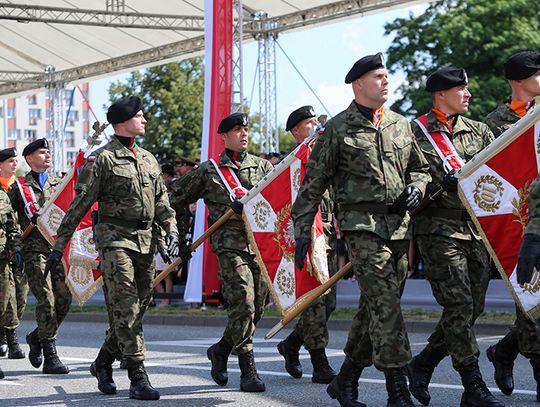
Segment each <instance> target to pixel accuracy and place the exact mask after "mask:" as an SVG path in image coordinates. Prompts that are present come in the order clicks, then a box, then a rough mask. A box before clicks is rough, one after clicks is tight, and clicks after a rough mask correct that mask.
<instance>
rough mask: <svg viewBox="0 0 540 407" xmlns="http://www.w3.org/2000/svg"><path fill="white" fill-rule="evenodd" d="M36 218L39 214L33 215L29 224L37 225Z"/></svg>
mask: <svg viewBox="0 0 540 407" xmlns="http://www.w3.org/2000/svg"><path fill="white" fill-rule="evenodd" d="M37 218H39V213H34V215H33V216H32V217H31V218H30V223H31V224H32V225H37Z"/></svg>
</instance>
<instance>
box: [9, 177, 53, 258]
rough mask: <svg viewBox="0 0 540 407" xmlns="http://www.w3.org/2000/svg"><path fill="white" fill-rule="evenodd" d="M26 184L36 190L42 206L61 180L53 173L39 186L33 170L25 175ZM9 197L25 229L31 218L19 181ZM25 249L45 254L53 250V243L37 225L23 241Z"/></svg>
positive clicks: (35, 194)
mask: <svg viewBox="0 0 540 407" xmlns="http://www.w3.org/2000/svg"><path fill="white" fill-rule="evenodd" d="M24 183H25V185H28V186H29V187H30V188H32V190H33V191H34V196H35V197H36V200H37V203H38V204H39V205H40V206H43V204H44V203H45V202H46V201H47V199H49V197H50V196H51V195H52V194H53V193H54V190H55V189H56V187H57V186H58V184H60V180H59V179H58V178H56V177H54V176H52V175H51V174H49V177H48V178H47V181H46V182H45V185H44V186H43V189H41V187H40V186H39V184H38V183H37V181H36V180H35V179H34V177H33V176H32V172H29V173H28V174H26V176H25V177H24ZM8 195H9V199H10V200H11V205H12V206H13V210H14V211H15V212H16V213H17V218H18V220H19V225H20V227H21V230H22V231H24V230H26V228H27V227H28V226H29V225H30V219H28V216H27V215H26V213H25V212H24V200H23V197H22V196H21V192H20V191H19V187H18V186H17V183H16V182H14V183H13V184H12V185H11V188H10V190H9V192H8ZM23 250H24V251H25V252H38V253H43V254H49V253H50V251H51V245H50V244H49V242H48V241H47V240H46V239H45V238H44V237H43V236H42V234H41V233H40V231H39V230H38V228H37V227H35V228H34V229H33V230H32V232H31V233H30V234H29V235H28V237H27V238H26V239H25V240H24V241H23Z"/></svg>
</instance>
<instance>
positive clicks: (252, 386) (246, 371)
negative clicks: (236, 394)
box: [238, 350, 266, 392]
mask: <svg viewBox="0 0 540 407" xmlns="http://www.w3.org/2000/svg"><path fill="white" fill-rule="evenodd" d="M238 364H239V365H240V372H241V373H240V390H242V391H246V392H259V391H265V390H266V387H265V385H264V383H263V381H262V380H261V378H260V377H259V375H258V374H257V367H256V366H255V357H254V356H253V351H252V350H250V351H249V352H246V353H242V354H241V355H238Z"/></svg>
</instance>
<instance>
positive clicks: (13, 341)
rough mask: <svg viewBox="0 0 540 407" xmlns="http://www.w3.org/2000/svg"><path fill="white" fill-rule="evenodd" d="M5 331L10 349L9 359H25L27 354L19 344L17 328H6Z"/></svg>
mask: <svg viewBox="0 0 540 407" xmlns="http://www.w3.org/2000/svg"><path fill="white" fill-rule="evenodd" d="M5 332H6V340H7V345H8V349H9V351H8V359H24V358H25V356H26V355H25V353H24V351H23V350H22V349H21V346H20V345H19V339H18V338H17V332H16V331H15V329H6V330H5Z"/></svg>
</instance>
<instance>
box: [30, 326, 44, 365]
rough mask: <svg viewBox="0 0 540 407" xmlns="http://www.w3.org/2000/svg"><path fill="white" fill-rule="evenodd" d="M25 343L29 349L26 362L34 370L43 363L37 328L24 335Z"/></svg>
mask: <svg viewBox="0 0 540 407" xmlns="http://www.w3.org/2000/svg"><path fill="white" fill-rule="evenodd" d="M26 343H27V344H28V346H29V347H30V351H29V352H28V360H29V361H30V363H31V364H32V366H34V367H35V368H36V369H37V368H39V367H40V366H41V364H42V363H43V357H42V356H41V342H40V341H39V337H38V331H37V328H36V329H34V330H33V331H32V332H30V333H29V334H28V335H26Z"/></svg>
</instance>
